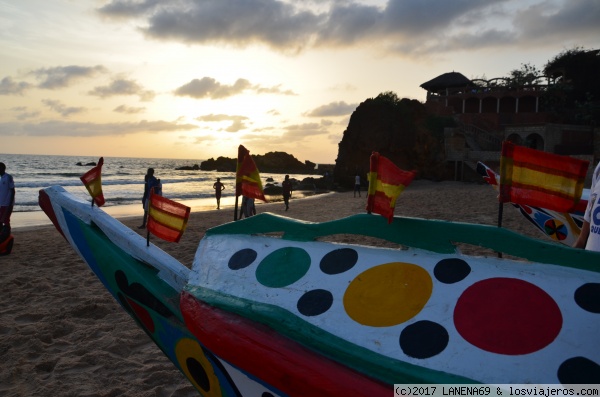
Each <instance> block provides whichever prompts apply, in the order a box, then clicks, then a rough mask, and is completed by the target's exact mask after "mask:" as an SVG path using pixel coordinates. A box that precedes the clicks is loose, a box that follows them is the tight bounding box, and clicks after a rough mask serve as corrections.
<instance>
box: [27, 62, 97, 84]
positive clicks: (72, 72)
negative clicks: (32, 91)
mask: <svg viewBox="0 0 600 397" xmlns="http://www.w3.org/2000/svg"><path fill="white" fill-rule="evenodd" d="M106 71H107V70H106V68H105V67H104V66H100V65H98V66H92V67H87V66H75V65H71V66H57V67H53V68H42V69H37V70H34V71H32V72H30V73H29V74H32V75H34V76H35V77H36V78H37V79H38V80H41V83H39V84H38V87H39V88H44V89H49V90H54V89H56V88H64V87H68V86H69V85H71V84H72V83H73V82H74V81H77V80H80V79H84V78H90V77H94V76H96V75H97V74H99V73H105V72H106Z"/></svg>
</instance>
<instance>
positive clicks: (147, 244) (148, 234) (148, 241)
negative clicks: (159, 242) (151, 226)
mask: <svg viewBox="0 0 600 397" xmlns="http://www.w3.org/2000/svg"><path fill="white" fill-rule="evenodd" d="M146 230H148V226H147V225H146ZM146 247H150V230H148V231H147V232H146Z"/></svg>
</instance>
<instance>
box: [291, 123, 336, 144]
mask: <svg viewBox="0 0 600 397" xmlns="http://www.w3.org/2000/svg"><path fill="white" fill-rule="evenodd" d="M326 134H327V128H326V127H325V126H324V125H323V124H318V123H303V124H292V125H288V126H286V127H285V132H284V133H283V135H282V137H283V138H285V139H286V140H289V141H290V142H294V141H296V140H301V139H304V138H309V137H313V136H316V135H326Z"/></svg>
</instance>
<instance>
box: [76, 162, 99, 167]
mask: <svg viewBox="0 0 600 397" xmlns="http://www.w3.org/2000/svg"><path fill="white" fill-rule="evenodd" d="M75 165H79V166H84V165H85V166H92V167H95V166H96V165H98V164H96V162H95V161H90V162H89V163H85V164H83V163H82V162H81V161H78V162H77V163H76V164H75Z"/></svg>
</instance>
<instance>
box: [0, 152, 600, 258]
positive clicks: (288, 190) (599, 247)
mask: <svg viewBox="0 0 600 397" xmlns="http://www.w3.org/2000/svg"><path fill="white" fill-rule="evenodd" d="M355 179H356V181H355V191H354V194H355V196H356V193H357V191H358V194H359V196H360V177H359V176H358V175H357V176H356V178H355ZM281 187H282V188H283V192H282V194H283V202H284V205H285V210H286V211H287V210H289V208H290V203H289V202H290V198H291V197H292V182H291V181H290V177H289V175H286V176H285V179H284V181H283V182H282V183H281ZM213 189H214V190H215V198H216V200H217V209H221V195H222V192H223V190H225V185H224V184H223V183H222V182H221V178H217V181H216V182H215V183H214V185H213ZM152 192H154V193H155V194H162V184H161V182H160V179H158V178H156V177H155V176H154V168H148V170H147V172H146V175H145V176H144V194H143V196H142V206H143V207H144V216H143V220H142V225H141V226H140V227H139V228H140V229H143V228H145V227H146V222H147V219H148V199H149V198H150V194H151V193H152ZM14 205H15V182H14V179H13V177H12V175H10V174H8V173H7V172H6V165H5V164H4V163H2V162H0V244H1V243H2V242H3V241H4V240H6V239H7V238H8V237H9V236H10V217H11V214H12V212H13V208H14ZM242 214H243V215H245V216H246V217H248V216H252V215H255V214H256V208H255V206H254V199H252V198H249V197H244V198H243V200H242ZM583 219H584V221H583V225H582V228H581V234H580V235H579V238H578V239H577V241H576V242H575V244H573V247H575V248H585V249H587V250H592V251H600V163H599V164H598V165H597V166H596V168H595V170H594V173H593V177H592V185H591V188H590V197H589V199H588V206H587V208H586V211H585V214H584V218H583Z"/></svg>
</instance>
